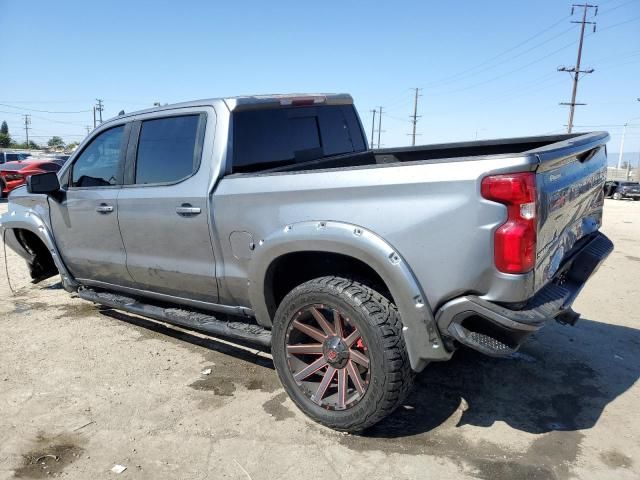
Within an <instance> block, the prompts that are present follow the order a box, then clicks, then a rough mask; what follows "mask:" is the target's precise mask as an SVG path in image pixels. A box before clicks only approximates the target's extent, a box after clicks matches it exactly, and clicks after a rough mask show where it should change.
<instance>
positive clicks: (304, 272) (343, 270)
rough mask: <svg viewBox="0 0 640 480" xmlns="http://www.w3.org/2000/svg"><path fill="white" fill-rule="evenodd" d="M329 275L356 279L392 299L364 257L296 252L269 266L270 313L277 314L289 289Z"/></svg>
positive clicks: (266, 292)
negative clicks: (362, 259) (364, 260)
mask: <svg viewBox="0 0 640 480" xmlns="http://www.w3.org/2000/svg"><path fill="white" fill-rule="evenodd" d="M326 275H338V276H344V277H348V278H350V279H353V280H356V281H358V282H360V283H362V284H363V285H366V286H368V287H370V288H372V289H374V290H375V291H377V292H378V293H379V294H380V295H382V296H384V297H385V298H387V299H388V300H389V301H390V302H393V298H392V296H391V293H390V292H389V288H388V287H387V285H386V284H385V283H384V280H382V278H381V277H380V275H378V273H377V272H376V271H375V270H374V269H373V268H371V267H370V266H369V265H367V264H366V263H364V262H363V261H361V260H358V259H357V258H354V257H350V256H348V255H342V254H339V253H329V252H295V253H289V254H286V255H283V256H281V257H279V258H277V259H276V260H274V261H273V262H272V263H271V265H270V266H269V268H268V269H267V274H266V276H265V280H264V292H265V300H266V304H267V308H268V309H269V315H270V317H271V318H273V317H274V315H275V313H276V310H277V308H278V306H279V305H280V302H281V301H282V299H283V298H284V297H285V296H286V295H287V293H289V292H290V291H291V290H293V289H294V288H295V287H297V286H298V285H300V284H302V283H304V282H306V281H308V280H311V279H313V278H318V277H323V276H326Z"/></svg>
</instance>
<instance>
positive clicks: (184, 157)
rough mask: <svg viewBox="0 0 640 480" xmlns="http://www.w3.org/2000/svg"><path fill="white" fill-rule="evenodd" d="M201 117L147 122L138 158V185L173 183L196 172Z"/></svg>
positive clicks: (142, 130) (161, 119)
mask: <svg viewBox="0 0 640 480" xmlns="http://www.w3.org/2000/svg"><path fill="white" fill-rule="evenodd" d="M199 122H200V116H199V115H185V116H180V117H168V118H160V119H156V120H145V121H143V122H142V129H141V130H140V140H139V141H138V156H137V158H136V183H138V184H148V183H173V182H178V181H180V180H182V179H184V178H186V177H188V176H190V175H191V174H192V173H193V172H195V171H196V170H197V168H198V164H199V161H200V157H199V155H198V150H197V148H196V147H197V140H198V124H199Z"/></svg>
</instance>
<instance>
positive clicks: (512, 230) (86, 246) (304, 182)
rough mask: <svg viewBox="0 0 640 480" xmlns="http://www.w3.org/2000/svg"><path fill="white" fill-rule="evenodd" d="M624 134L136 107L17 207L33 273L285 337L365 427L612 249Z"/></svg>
mask: <svg viewBox="0 0 640 480" xmlns="http://www.w3.org/2000/svg"><path fill="white" fill-rule="evenodd" d="M608 139H609V137H608V135H607V134H606V133H588V134H573V135H571V134H570V135H556V136H546V137H528V138H514V139H507V140H489V141H480V142H478V141H477V142H467V143H452V144H442V145H428V146H420V147H411V148H395V149H383V150H375V151H372V150H369V149H367V142H366V137H365V133H364V130H363V128H362V125H361V123H360V120H359V118H358V115H357V113H356V110H355V108H354V106H353V102H352V99H351V97H350V96H349V95H342V94H340V95H269V96H253V97H251V96H247V97H235V98H223V99H213V100H202V101H194V102H188V103H181V104H176V105H168V106H163V107H158V108H153V109H150V110H144V111H140V112H136V113H131V114H122V115H120V116H118V117H116V118H114V119H112V120H109V121H108V122H105V123H104V124H102V125H100V126H99V127H98V128H97V129H96V130H95V131H93V132H92V133H91V134H90V135H89V136H88V137H87V138H86V139H85V140H84V141H83V142H82V144H81V145H80V147H79V148H78V149H77V151H76V153H75V154H74V155H73V156H72V157H71V158H70V159H69V160H68V161H67V163H66V164H65V166H64V167H63V168H62V169H61V170H60V172H58V173H57V174H54V173H45V174H41V175H34V176H31V177H30V178H29V180H28V184H27V186H26V187H21V188H19V189H17V190H15V191H14V192H13V193H12V194H11V196H10V198H9V211H8V213H7V214H5V215H3V216H2V217H0V231H1V232H0V233H2V235H3V238H4V240H5V242H6V244H7V245H8V246H9V247H10V248H12V249H13V250H14V251H15V252H17V253H18V254H19V255H21V256H22V257H24V258H25V259H26V261H27V262H28V264H29V267H30V270H31V275H32V277H33V280H34V282H37V281H40V280H42V279H44V278H48V277H51V276H54V275H58V274H59V275H60V276H61V279H62V285H63V286H64V288H65V289H66V290H67V291H69V292H75V294H77V295H78V296H79V297H81V298H84V299H86V300H89V301H92V302H95V303H97V304H100V305H106V306H108V307H111V308H114V309H120V310H124V311H127V312H132V313H134V314H138V315H143V316H146V317H148V318H152V319H155V320H159V321H162V322H167V323H171V324H175V325H179V326H182V327H187V328H191V329H195V330H198V331H202V332H205V333H208V334H211V335H217V336H224V337H227V338H232V339H234V340H236V341H238V342H241V343H242V342H251V343H253V344H257V345H262V346H264V347H265V348H270V349H271V352H272V355H273V360H274V363H275V367H276V370H277V372H278V375H279V377H280V380H281V382H282V385H283V386H284V388H285V390H286V391H287V392H288V394H289V395H290V396H291V398H292V400H293V401H294V402H295V403H296V405H297V406H298V407H299V408H300V409H301V410H302V411H303V412H305V413H306V414H307V415H308V416H309V417H311V418H312V419H314V420H316V421H318V422H320V423H322V424H324V425H327V426H329V427H332V428H335V429H338V430H344V431H354V432H355V431H361V430H363V429H365V428H367V427H369V426H371V425H373V424H375V423H376V422H378V421H380V420H381V419H382V418H384V417H385V416H386V415H388V414H389V413H390V412H392V411H393V410H394V409H395V408H396V407H397V406H398V405H399V404H400V403H401V402H402V401H403V399H404V398H405V396H406V394H407V392H408V391H409V389H410V384H411V379H412V376H413V373H414V372H419V371H421V370H423V369H424V368H425V366H427V365H428V364H429V363H430V362H434V361H445V360H448V359H450V358H451V356H452V355H453V353H454V352H455V350H456V348H458V347H459V346H461V345H465V346H467V347H470V348H473V349H476V350H478V351H480V352H483V353H485V354H488V355H509V354H511V353H513V352H514V351H515V350H516V349H517V348H518V347H519V346H520V345H521V344H522V342H523V341H524V340H525V339H526V338H527V337H528V336H529V335H531V334H532V333H533V332H535V331H537V330H538V329H540V328H541V327H542V326H543V325H544V324H545V322H546V321H548V320H550V319H556V320H558V321H560V322H561V323H567V324H574V323H575V322H576V320H577V319H578V316H579V315H578V314H577V313H576V312H574V311H573V310H572V309H571V304H572V302H573V301H574V299H575V298H576V296H577V295H578V293H579V292H580V290H581V288H582V287H583V285H584V284H585V282H586V281H587V280H588V278H589V277H590V276H591V275H592V274H593V273H594V271H595V270H596V269H597V267H598V266H599V265H600V264H601V262H602V261H603V260H604V259H605V258H606V257H607V255H608V254H609V253H610V252H611V250H612V249H613V245H612V243H611V242H610V241H609V240H608V239H607V238H606V237H605V236H604V235H603V234H602V233H600V232H599V231H598V229H599V227H600V225H601V219H602V207H603V184H604V182H605V171H606V147H605V143H606V142H607V141H608Z"/></svg>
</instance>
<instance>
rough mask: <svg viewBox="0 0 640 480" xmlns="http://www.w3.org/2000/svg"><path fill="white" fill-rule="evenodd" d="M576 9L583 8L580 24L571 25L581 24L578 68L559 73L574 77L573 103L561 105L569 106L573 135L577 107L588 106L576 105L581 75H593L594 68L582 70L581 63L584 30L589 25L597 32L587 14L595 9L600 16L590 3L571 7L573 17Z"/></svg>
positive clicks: (568, 127)
mask: <svg viewBox="0 0 640 480" xmlns="http://www.w3.org/2000/svg"><path fill="white" fill-rule="evenodd" d="M576 7H581V8H582V9H583V11H582V20H581V21H579V22H576V21H572V22H571V23H579V24H580V43H579V44H578V58H577V60H576V66H575V67H571V68H567V67H560V68H558V71H559V72H569V73H571V74H572V77H573V89H572V91H571V102H562V103H561V104H560V105H568V106H569V122H568V124H567V132H568V133H571V131H572V130H573V116H574V114H575V108H576V105H586V103H576V95H577V93H578V81H579V80H580V74H581V73H584V74H587V73H593V68H591V69H589V70H580V63H581V61H582V46H583V45H584V28H585V26H586V25H587V24H590V25H593V32H594V33H595V31H596V22H588V21H587V13H588V11H589V9H590V8H595V14H594V16H596V15H598V6H597V5H590V4H588V3H586V2H585V3H574V4H573V5H571V15H573V13H574V11H575V9H576Z"/></svg>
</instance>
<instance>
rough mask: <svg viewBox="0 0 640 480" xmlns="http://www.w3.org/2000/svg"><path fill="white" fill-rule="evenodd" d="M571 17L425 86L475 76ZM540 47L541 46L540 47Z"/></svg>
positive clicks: (565, 17) (563, 18) (566, 17)
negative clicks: (489, 64) (482, 69)
mask: <svg viewBox="0 0 640 480" xmlns="http://www.w3.org/2000/svg"><path fill="white" fill-rule="evenodd" d="M569 17H570V15H566V16H564V17H562V18H561V19H560V20H558V21H557V22H555V23H553V24H552V25H550V26H548V27H547V28H545V29H543V30H541V31H539V32H537V33H536V34H534V35H532V36H530V37H528V38H527V39H525V40H523V41H521V42H520V43H518V44H517V45H515V46H513V47H510V48H508V49H506V50H503V51H502V52H500V53H498V54H497V55H494V56H493V57H491V58H489V59H487V60H484V61H482V62H480V63H478V64H476V65H475V66H473V67H471V68H465V69H464V70H462V71H460V72H458V73H456V74H454V75H450V76H448V77H445V78H442V79H440V80H438V81H435V82H431V83H428V84H426V85H424V86H432V85H437V84H439V83H445V82H449V81H451V80H454V79H457V78H460V77H461V76H468V75H470V74H471V75H475V73H471V72H473V71H475V70H477V69H478V68H479V67H482V66H484V65H486V64H488V63H491V62H493V61H494V60H496V59H498V58H500V57H502V56H504V55H506V54H507V53H511V52H513V51H514V50H517V49H518V48H520V47H521V46H523V45H526V44H527V43H529V42H530V41H531V40H534V39H536V38H538V37H540V36H541V35H542V34H544V33H546V32H548V31H549V30H552V29H553V28H555V27H557V26H558V25H560V24H561V23H563V22H564V21H565V20H567V19H568V18H569ZM563 33H566V32H563ZM554 38H556V37H554ZM545 43H546V42H545ZM538 46H540V45H538ZM476 73H477V72H476Z"/></svg>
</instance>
